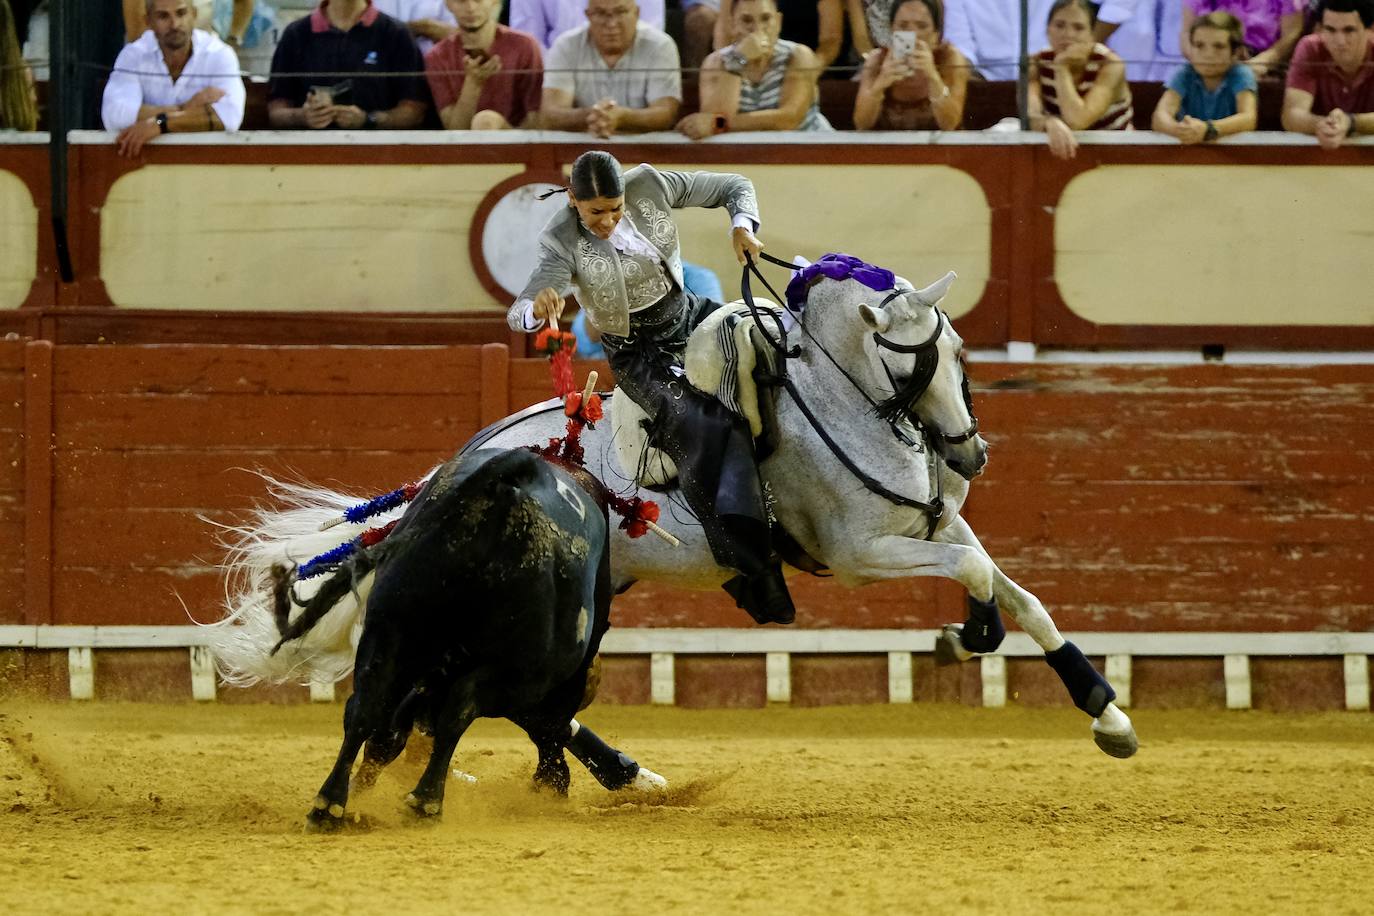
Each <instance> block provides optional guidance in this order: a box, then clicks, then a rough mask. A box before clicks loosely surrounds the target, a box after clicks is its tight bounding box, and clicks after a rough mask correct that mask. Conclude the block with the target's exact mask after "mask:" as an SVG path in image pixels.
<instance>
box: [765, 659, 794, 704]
mask: <svg viewBox="0 0 1374 916" xmlns="http://www.w3.org/2000/svg"><path fill="white" fill-rule="evenodd" d="M764 669H765V670H766V671H767V672H768V702H770V703H791V702H792V656H791V655H790V654H789V653H787V652H769V653H767V654H766V655H765V656H764Z"/></svg>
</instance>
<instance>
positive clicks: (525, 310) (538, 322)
mask: <svg viewBox="0 0 1374 916" xmlns="http://www.w3.org/2000/svg"><path fill="white" fill-rule="evenodd" d="M517 305H520V306H522V308H521V309H520V325H521V327H523V328H524V329H525V330H526V331H537V330H539V329H540V328H542V327H543V326H544V319H542V318H535V317H534V300H533V299H521V300H520V302H518V303H517Z"/></svg>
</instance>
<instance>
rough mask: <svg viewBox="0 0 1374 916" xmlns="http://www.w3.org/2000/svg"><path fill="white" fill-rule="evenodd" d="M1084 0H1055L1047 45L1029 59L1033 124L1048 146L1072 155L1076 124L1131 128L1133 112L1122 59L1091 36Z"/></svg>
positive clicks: (1094, 127)
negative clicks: (1045, 138)
mask: <svg viewBox="0 0 1374 916" xmlns="http://www.w3.org/2000/svg"><path fill="white" fill-rule="evenodd" d="M1093 14H1094V11H1093V7H1092V6H1091V4H1089V3H1088V0H1055V3H1054V5H1053V6H1051V7H1050V15H1049V22H1048V24H1047V27H1046V36H1047V37H1048V38H1049V40H1050V47H1049V48H1047V49H1046V50H1044V51H1041V52H1040V53H1039V54H1037V55H1035V57H1034V58H1033V59H1032V60H1031V72H1030V86H1029V102H1028V105H1027V107H1028V108H1029V109H1030V125H1031V129H1032V130H1043V131H1045V133H1046V134H1048V135H1049V144H1050V152H1051V153H1052V154H1054V155H1055V156H1057V157H1058V158H1060V159H1072V158H1073V157H1074V155H1075V154H1076V153H1077V152H1078V140H1077V139H1076V138H1075V137H1074V135H1073V133H1074V131H1076V130H1130V129H1131V119H1132V118H1133V117H1134V115H1135V112H1134V109H1133V108H1132V107H1131V87H1130V86H1129V85H1128V84H1127V83H1126V65H1125V64H1124V63H1122V61H1121V58H1120V57H1117V56H1116V54H1114V53H1113V52H1112V51H1110V50H1109V49H1108V48H1107V46H1106V45H1103V44H1098V43H1096V42H1095V41H1094V40H1093Z"/></svg>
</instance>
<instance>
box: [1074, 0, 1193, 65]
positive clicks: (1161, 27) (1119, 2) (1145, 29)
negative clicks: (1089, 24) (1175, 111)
mask: <svg viewBox="0 0 1374 916" xmlns="http://www.w3.org/2000/svg"><path fill="white" fill-rule="evenodd" d="M1182 22H1183V0H1107V2H1105V3H1103V4H1102V6H1100V7H1099V8H1098V10H1097V24H1096V25H1094V26H1093V34H1094V35H1096V36H1097V40H1098V41H1100V42H1102V43H1103V44H1104V45H1106V46H1107V47H1109V48H1111V49H1112V50H1113V51H1115V52H1116V53H1117V55H1118V56H1119V57H1120V58H1121V59H1122V60H1124V61H1125V62H1126V79H1128V80H1132V81H1135V80H1139V81H1140V82H1161V83H1162V82H1164V81H1165V80H1167V79H1168V78H1169V77H1170V76H1172V75H1173V73H1174V71H1175V70H1177V69H1178V68H1179V67H1181V66H1183V65H1184V64H1186V63H1187V62H1188V61H1187V60H1186V59H1185V58H1184V54H1183V50H1182V48H1181V47H1180V45H1179V35H1180V33H1181V32H1182V30H1183V26H1182Z"/></svg>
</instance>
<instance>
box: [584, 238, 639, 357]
mask: <svg viewBox="0 0 1374 916" xmlns="http://www.w3.org/2000/svg"><path fill="white" fill-rule="evenodd" d="M577 264H578V271H577V273H578V280H579V283H578V285H579V286H581V287H582V288H583V289H584V290H586V291H587V293H588V295H590V296H591V302H588V303H585V305H587V307H588V310H589V311H590V312H591V313H592V320H593V322H594V323H595V324H596V326H597V327H598V328H600V329H601V330H602V331H604V332H606V333H608V334H625V333H626V332H628V331H629V329H630V316H629V313H628V312H627V311H626V310H625V307H624V305H623V304H622V303H620V302H619V301H618V299H619V296H618V295H617V290H616V269H615V265H614V264H612V263H611V259H610V258H608V257H606V256H605V255H604V254H602V253H601V252H600V251H597V250H596V248H595V247H593V246H592V243H591V242H589V241H587V240H586V239H578V240H577Z"/></svg>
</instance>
